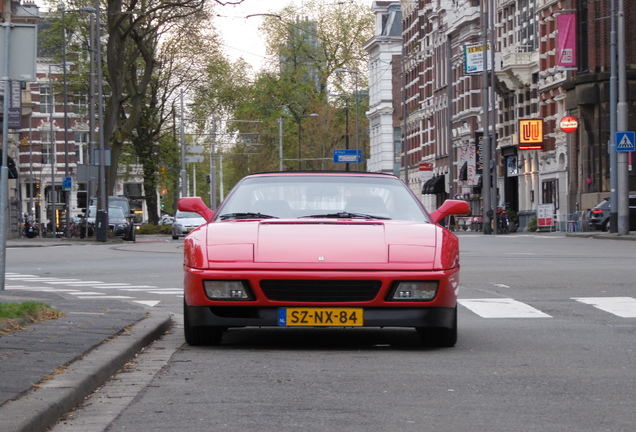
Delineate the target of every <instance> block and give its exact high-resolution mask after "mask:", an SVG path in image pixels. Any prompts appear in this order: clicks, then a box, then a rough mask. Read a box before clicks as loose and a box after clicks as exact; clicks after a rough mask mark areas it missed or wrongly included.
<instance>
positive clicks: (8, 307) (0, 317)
mask: <svg viewBox="0 0 636 432" xmlns="http://www.w3.org/2000/svg"><path fill="white" fill-rule="evenodd" d="M59 316H61V312H59V311H56V310H54V309H51V307H50V306H48V305H46V304H44V303H39V302H24V303H0V322H3V321H7V320H10V319H15V318H28V319H31V320H41V319H51V318H57V317H59Z"/></svg>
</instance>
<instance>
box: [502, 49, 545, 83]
mask: <svg viewBox="0 0 636 432" xmlns="http://www.w3.org/2000/svg"><path fill="white" fill-rule="evenodd" d="M531 48H532V47H530V46H525V45H511V46H509V47H506V48H504V49H503V50H502V52H501V54H500V55H499V56H500V57H499V60H500V65H501V66H500V68H499V70H498V71H497V78H499V79H500V80H501V81H502V82H504V83H505V84H506V86H507V87H508V88H509V89H511V90H514V89H517V88H519V87H522V86H529V85H531V84H532V74H533V73H534V72H536V71H537V68H538V66H539V53H538V51H532V50H531Z"/></svg>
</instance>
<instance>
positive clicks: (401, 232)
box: [179, 172, 469, 347]
mask: <svg viewBox="0 0 636 432" xmlns="http://www.w3.org/2000/svg"><path fill="white" fill-rule="evenodd" d="M179 210H181V211H190V212H197V213H199V214H200V215H201V216H203V217H204V218H205V219H206V220H207V221H208V223H207V224H204V225H202V226H201V227H199V228H198V229H196V230H194V231H192V232H191V233H190V234H188V235H187V237H186V238H185V243H184V270H185V278H184V287H185V291H184V294H185V299H184V315H185V317H184V320H185V339H186V342H187V343H188V344H190V345H216V344H219V343H221V339H222V336H223V333H224V332H225V331H226V330H227V329H228V328H230V327H246V326H255V327H263V326H283V327H297V326H312V327H330V326H338V327H359V326H366V327H414V328H416V329H417V330H418V332H419V333H420V335H421V339H422V343H423V344H424V345H427V346H444V347H450V346H454V345H455V343H456V340H457V291H458V289H459V247H458V246H459V245H458V239H457V237H456V236H455V235H454V234H453V233H451V232H450V231H448V230H447V229H445V228H443V227H442V226H440V225H438V224H437V222H439V221H440V220H441V219H442V218H444V217H445V216H448V215H453V214H467V213H468V211H469V208H468V204H467V203H466V202H465V201H455V200H447V201H446V202H445V203H444V204H443V205H442V206H441V207H440V208H439V209H438V210H436V211H434V212H432V213H430V214H429V213H428V212H427V211H426V210H425V209H424V207H423V206H422V204H421V203H420V201H419V200H418V199H417V197H416V196H415V195H414V194H413V193H412V192H411V191H410V189H409V188H408V187H407V186H406V185H405V184H404V183H403V182H402V181H401V180H400V179H398V178H397V177H395V176H392V175H385V174H376V173H360V172H281V173H265V174H255V175H250V176H247V177H245V178H244V179H243V180H241V181H240V182H239V183H238V184H237V185H236V186H235V187H234V188H233V189H232V191H231V192H230V193H229V194H228V196H227V198H226V199H225V201H224V202H223V203H222V204H221V205H220V206H219V208H218V210H217V211H216V212H214V211H212V210H210V209H209V208H208V207H206V205H205V204H204V203H203V201H202V200H201V198H198V197H190V198H182V199H180V200H179Z"/></svg>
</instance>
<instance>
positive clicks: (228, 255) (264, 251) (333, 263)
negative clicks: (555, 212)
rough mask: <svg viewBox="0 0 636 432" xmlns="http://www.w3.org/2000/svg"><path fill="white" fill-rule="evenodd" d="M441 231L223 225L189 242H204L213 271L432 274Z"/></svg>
mask: <svg viewBox="0 0 636 432" xmlns="http://www.w3.org/2000/svg"><path fill="white" fill-rule="evenodd" d="M441 230H443V228H441V227H439V226H437V225H434V224H430V223H418V222H404V221H392V220H390V221H356V220H311V221H298V220H283V219H278V220H275V221H271V220H270V221H224V222H215V223H210V224H208V225H207V227H206V229H199V230H198V231H196V232H195V233H193V234H195V235H194V237H193V238H191V239H190V240H189V241H190V242H191V243H192V246H195V247H196V248H197V249H201V248H202V247H203V244H202V243H203V240H204V239H203V238H202V236H205V243H206V244H207V247H205V249H206V251H205V252H206V254H205V255H206V256H207V261H208V263H209V264H210V265H212V266H217V265H219V264H221V263H223V264H225V265H229V264H232V263H233V264H236V265H239V264H240V266H242V267H256V266H257V267H259V268H262V267H263V266H266V267H268V268H270V267H271V268H318V269H320V268H325V267H328V268H331V269H333V268H354V267H355V268H358V267H364V266H366V267H367V268H370V269H373V268H374V267H373V266H376V265H379V264H386V265H389V266H390V265H391V264H400V265H402V266H404V265H406V266H407V267H408V266H415V267H416V268H418V269H422V268H426V269H433V268H439V267H440V265H442V264H441V263H440V262H439V254H438V253H437V251H436V249H437V245H438V237H439V236H440V231H441ZM449 234H450V233H449ZM451 236H452V234H451ZM190 237H192V235H191V236H189V238H190ZM197 237H199V239H198V240H197ZM453 238H454V236H453ZM200 252H203V251H202V250H200ZM201 258H203V257H201ZM436 260H437V262H436ZM248 263H252V264H254V265H253V266H250V265H249V264H248ZM354 264H355V265H354ZM445 265H447V266H448V264H445ZM451 265H454V264H451Z"/></svg>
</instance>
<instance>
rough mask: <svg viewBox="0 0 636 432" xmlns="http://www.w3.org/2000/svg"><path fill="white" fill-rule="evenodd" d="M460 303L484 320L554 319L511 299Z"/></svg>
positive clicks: (476, 300) (474, 300)
mask: <svg viewBox="0 0 636 432" xmlns="http://www.w3.org/2000/svg"><path fill="white" fill-rule="evenodd" d="M458 302H459V304H461V305H462V306H464V307H466V308H468V309H470V310H471V311H473V312H474V313H476V314H477V315H479V316H480V317H482V318H552V317H551V316H550V315H548V314H546V313H543V312H541V311H540V310H538V309H535V308H533V307H532V306H530V305H527V304H525V303H522V302H520V301H517V300H514V299H511V298H488V299H462V300H458Z"/></svg>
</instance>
